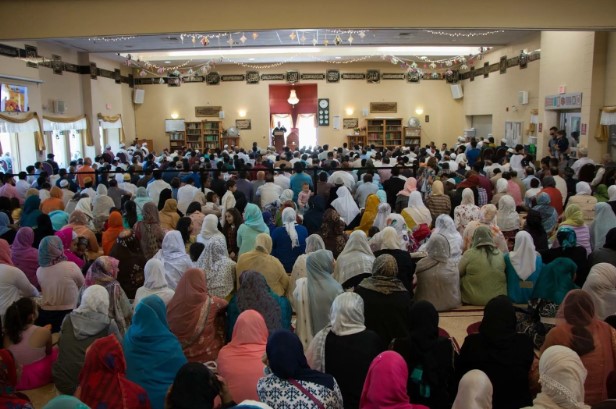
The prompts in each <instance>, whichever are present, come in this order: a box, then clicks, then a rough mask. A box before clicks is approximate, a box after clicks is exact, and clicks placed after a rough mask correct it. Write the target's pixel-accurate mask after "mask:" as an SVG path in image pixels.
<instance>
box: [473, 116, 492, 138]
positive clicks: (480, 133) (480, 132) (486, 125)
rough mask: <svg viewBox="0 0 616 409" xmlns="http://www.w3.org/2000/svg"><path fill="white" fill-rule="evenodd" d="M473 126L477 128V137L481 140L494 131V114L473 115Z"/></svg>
mask: <svg viewBox="0 0 616 409" xmlns="http://www.w3.org/2000/svg"><path fill="white" fill-rule="evenodd" d="M471 128H475V138H476V139H477V140H478V141H479V140H481V139H483V138H487V137H488V135H489V134H491V133H492V115H473V116H471Z"/></svg>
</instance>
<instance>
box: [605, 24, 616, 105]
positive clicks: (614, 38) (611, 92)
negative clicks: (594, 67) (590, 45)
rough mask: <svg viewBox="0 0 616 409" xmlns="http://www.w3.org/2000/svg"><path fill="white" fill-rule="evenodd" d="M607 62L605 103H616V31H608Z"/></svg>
mask: <svg viewBox="0 0 616 409" xmlns="http://www.w3.org/2000/svg"><path fill="white" fill-rule="evenodd" d="M606 54H607V60H606V63H605V105H616V32H610V33H608V39H607V52H606Z"/></svg>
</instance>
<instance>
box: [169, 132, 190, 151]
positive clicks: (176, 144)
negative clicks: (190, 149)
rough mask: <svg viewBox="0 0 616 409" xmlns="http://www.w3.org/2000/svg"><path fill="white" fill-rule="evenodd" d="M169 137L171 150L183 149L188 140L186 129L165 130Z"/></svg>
mask: <svg viewBox="0 0 616 409" xmlns="http://www.w3.org/2000/svg"><path fill="white" fill-rule="evenodd" d="M165 133H166V134H167V136H168V137H169V151H170V152H174V151H176V150H182V148H183V147H184V141H185V140H186V131H173V132H165Z"/></svg>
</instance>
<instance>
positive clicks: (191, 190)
mask: <svg viewBox="0 0 616 409" xmlns="http://www.w3.org/2000/svg"><path fill="white" fill-rule="evenodd" d="M198 191H199V189H198V188H196V187H194V186H193V185H190V184H188V185H184V186H182V187H181V188H179V189H178V210H179V211H180V212H182V213H184V214H186V209H188V206H189V205H190V203H191V202H192V201H193V199H194V197H195V193H197V192H198Z"/></svg>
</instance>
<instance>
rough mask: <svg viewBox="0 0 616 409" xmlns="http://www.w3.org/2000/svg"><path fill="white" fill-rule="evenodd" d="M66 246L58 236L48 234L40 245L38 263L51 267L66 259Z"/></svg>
mask: <svg viewBox="0 0 616 409" xmlns="http://www.w3.org/2000/svg"><path fill="white" fill-rule="evenodd" d="M65 260H66V256H65V255H64V246H63V245H62V239H61V238H60V237H58V236H47V237H44V238H43V240H41V244H39V247H38V263H39V266H41V267H51V266H53V265H56V264H58V263H60V262H61V261H65Z"/></svg>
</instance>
